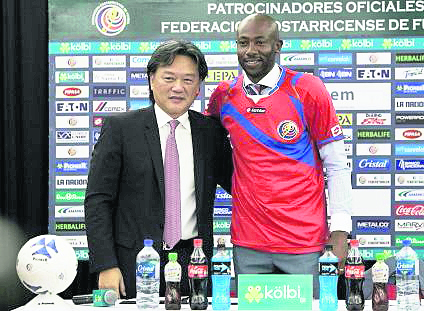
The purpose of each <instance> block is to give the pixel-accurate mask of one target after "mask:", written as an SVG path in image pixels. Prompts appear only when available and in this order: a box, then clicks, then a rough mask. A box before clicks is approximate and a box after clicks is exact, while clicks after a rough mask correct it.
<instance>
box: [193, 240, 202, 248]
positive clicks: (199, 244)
mask: <svg viewBox="0 0 424 311" xmlns="http://www.w3.org/2000/svg"><path fill="white" fill-rule="evenodd" d="M193 245H194V247H202V245H203V240H202V239H194V240H193Z"/></svg>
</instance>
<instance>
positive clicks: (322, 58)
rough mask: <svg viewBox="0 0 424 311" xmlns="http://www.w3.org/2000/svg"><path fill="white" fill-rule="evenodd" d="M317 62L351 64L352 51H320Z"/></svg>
mask: <svg viewBox="0 0 424 311" xmlns="http://www.w3.org/2000/svg"><path fill="white" fill-rule="evenodd" d="M318 64H320V65H336V64H352V53H322V54H319V55H318Z"/></svg>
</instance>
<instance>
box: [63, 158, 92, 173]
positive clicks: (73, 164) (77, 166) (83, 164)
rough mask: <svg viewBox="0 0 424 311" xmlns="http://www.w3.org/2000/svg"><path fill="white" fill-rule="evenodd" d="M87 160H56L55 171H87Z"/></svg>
mask: <svg viewBox="0 0 424 311" xmlns="http://www.w3.org/2000/svg"><path fill="white" fill-rule="evenodd" d="M88 167H89V163H88V161H87V160H80V161H78V160H68V161H56V173H88Z"/></svg>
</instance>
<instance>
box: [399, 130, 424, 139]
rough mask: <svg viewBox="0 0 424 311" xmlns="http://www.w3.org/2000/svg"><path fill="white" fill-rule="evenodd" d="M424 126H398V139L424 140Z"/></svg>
mask: <svg viewBox="0 0 424 311" xmlns="http://www.w3.org/2000/svg"><path fill="white" fill-rule="evenodd" d="M423 131H424V128H396V129H395V139H396V140H424V136H423Z"/></svg>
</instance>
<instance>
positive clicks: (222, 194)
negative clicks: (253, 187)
mask: <svg viewBox="0 0 424 311" xmlns="http://www.w3.org/2000/svg"><path fill="white" fill-rule="evenodd" d="M231 199H232V196H231V195H230V194H228V193H227V192H226V191H225V190H224V189H222V188H217V189H216V192H215V201H216V202H225V201H231Z"/></svg>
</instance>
